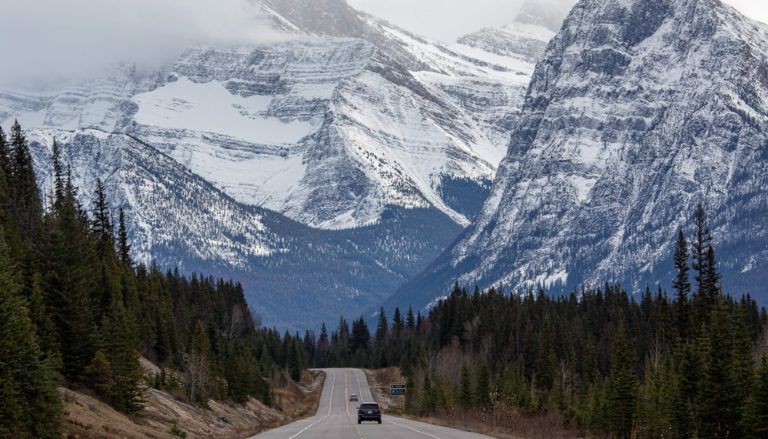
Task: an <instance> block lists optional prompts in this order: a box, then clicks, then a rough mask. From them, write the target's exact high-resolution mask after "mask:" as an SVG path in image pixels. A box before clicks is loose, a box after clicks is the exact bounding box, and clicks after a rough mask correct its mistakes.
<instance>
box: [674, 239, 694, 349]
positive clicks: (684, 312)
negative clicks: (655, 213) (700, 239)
mask: <svg viewBox="0 0 768 439" xmlns="http://www.w3.org/2000/svg"><path fill="white" fill-rule="evenodd" d="M689 257H690V256H689V254H688V243H687V242H686V241H685V236H684V235H683V231H682V229H681V230H680V231H679V232H678V235H677V241H676V242H675V257H674V261H675V269H676V270H677V276H676V277H675V281H674V282H673V283H672V288H674V289H675V291H676V292H677V293H676V294H675V326H677V330H678V335H679V336H680V339H682V340H686V339H687V338H688V325H689V324H688V294H689V293H690V292H691V282H690V281H689V279H688V259H689Z"/></svg>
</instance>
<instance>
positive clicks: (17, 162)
mask: <svg viewBox="0 0 768 439" xmlns="http://www.w3.org/2000/svg"><path fill="white" fill-rule="evenodd" d="M10 143H11V164H10V165H11V166H10V167H11V173H10V175H9V176H8V183H9V186H10V188H11V194H12V200H13V211H14V216H15V219H16V224H17V226H18V227H19V229H20V231H21V236H22V238H23V239H24V240H25V241H27V242H31V241H33V240H34V238H35V236H36V234H37V232H38V231H39V227H40V221H41V219H42V212H43V207H42V203H41V201H40V191H39V189H38V187H37V179H36V177H35V170H34V167H33V165H32V155H31V154H30V152H29V145H28V144H27V139H26V137H25V136H24V133H23V132H22V130H21V126H20V125H19V122H18V121H15V122H14V123H13V126H12V127H11V142H10Z"/></svg>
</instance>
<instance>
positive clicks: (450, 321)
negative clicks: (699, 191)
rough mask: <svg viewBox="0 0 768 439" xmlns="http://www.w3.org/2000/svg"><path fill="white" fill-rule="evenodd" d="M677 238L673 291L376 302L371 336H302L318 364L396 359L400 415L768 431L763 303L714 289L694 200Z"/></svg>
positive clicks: (752, 434)
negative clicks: (416, 308)
mask: <svg viewBox="0 0 768 439" xmlns="http://www.w3.org/2000/svg"><path fill="white" fill-rule="evenodd" d="M693 219H694V224H695V236H693V238H692V239H691V242H690V243H689V242H688V240H687V239H686V237H685V236H684V234H683V232H682V231H680V232H679V233H678V235H677V236H676V237H674V238H675V239H674V248H675V253H674V259H673V260H672V261H670V264H674V267H675V272H676V273H677V275H676V277H675V279H674V280H673V290H674V291H673V294H672V295H669V294H668V293H667V292H666V291H663V290H662V289H661V288H658V289H655V290H651V289H650V288H648V287H646V289H645V291H644V292H643V293H642V294H641V295H639V296H640V297H638V299H639V301H638V300H636V299H635V296H634V295H631V294H629V293H628V292H627V291H626V290H625V289H624V288H622V287H621V285H615V284H605V285H603V286H600V287H598V288H593V287H584V288H582V289H581V290H580V291H574V292H572V293H571V294H569V295H563V296H560V297H552V296H550V295H548V294H546V292H545V291H544V290H542V289H540V290H538V291H537V292H534V291H526V292H522V293H521V294H505V293H504V292H503V291H502V290H501V289H500V288H499V289H497V288H490V289H488V290H487V291H482V292H481V291H479V290H478V289H477V288H475V289H474V291H472V292H469V291H467V290H466V289H465V288H462V287H461V286H460V285H459V284H458V283H457V284H455V285H454V287H453V289H452V291H451V292H450V295H449V296H448V297H447V298H446V299H445V300H442V301H440V302H439V303H438V304H437V306H435V307H434V308H432V309H431V310H430V311H429V314H428V315H421V314H416V315H415V316H414V313H413V310H412V309H409V310H408V311H407V312H406V313H405V315H404V314H403V313H402V312H401V310H400V309H395V310H394V314H393V316H392V321H391V323H390V322H389V320H388V318H387V316H386V313H385V310H384V309H383V308H382V309H381V310H380V311H379V314H378V323H377V324H376V328H375V330H374V332H373V333H371V331H370V330H369V328H368V324H367V323H366V321H365V319H364V318H362V317H361V318H359V319H357V320H354V321H353V322H352V326H351V328H350V326H349V324H348V323H347V321H346V320H345V319H344V318H343V317H342V318H340V320H339V322H338V326H337V328H336V329H335V330H334V331H332V332H331V333H330V334H329V333H328V330H327V327H326V326H325V325H324V326H323V328H322V330H321V332H320V335H319V336H315V334H313V333H311V332H307V333H306V334H305V336H304V348H305V355H306V358H307V359H308V362H309V363H310V364H311V365H314V366H328V365H331V366H333V365H338V366H347V365H353V366H359V367H369V368H381V367H388V366H399V367H400V368H401V369H402V372H403V374H404V375H405V376H406V377H407V389H408V390H407V393H406V399H405V404H404V408H405V411H406V412H408V413H410V414H413V415H417V416H437V417H440V416H442V417H445V418H451V417H455V416H456V415H457V414H460V413H467V412H472V413H475V414H476V415H477V416H479V417H483V416H488V417H493V416H494V415H495V414H500V416H502V417H503V416H504V414H505V413H510V412H514V413H521V414H523V415H526V416H537V415H544V414H556V415H557V416H559V417H560V418H561V419H562V423H563V424H564V426H565V427H567V428H573V429H575V430H577V431H582V432H585V433H589V434H594V435H597V436H610V437H618V438H629V437H648V438H662V437H665V438H726V437H731V438H765V437H768V358H767V357H766V356H765V354H766V348H767V347H768V338H767V337H766V333H765V327H766V324H767V323H768V317H767V316H766V310H765V308H763V309H759V308H758V305H757V303H756V301H755V300H753V299H752V298H751V297H750V296H748V295H747V296H744V297H740V298H738V299H737V298H734V297H732V296H730V295H727V294H724V292H723V291H721V286H720V274H719V271H718V269H717V261H716V259H715V250H714V247H713V245H712V241H713V238H712V236H711V233H710V231H709V228H708V226H707V218H706V213H705V211H704V209H703V208H702V207H701V206H698V208H697V209H696V211H695V212H694V213H693Z"/></svg>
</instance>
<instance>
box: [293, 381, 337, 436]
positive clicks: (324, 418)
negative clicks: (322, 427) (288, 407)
mask: <svg viewBox="0 0 768 439" xmlns="http://www.w3.org/2000/svg"><path fill="white" fill-rule="evenodd" d="M331 381H332V382H331V398H330V400H329V401H328V414H327V415H325V416H323V417H322V418H320V419H318V420H317V421H315V422H313V423H311V424H309V425H307V426H306V427H304V429H303V430H301V431H300V432H298V433H296V434H294V435H293V436H291V437H289V438H288V439H295V438H296V437H298V436H299V435H300V434H301V433H304V432H305V431H307V430H309V429H310V428H312V427H314V426H315V424H317V423H318V422H320V421H324V420H326V419H328V416H331V409H332V408H333V389H334V387H336V386H335V384H336V373H335V372H334V373H333V379H332V380H331Z"/></svg>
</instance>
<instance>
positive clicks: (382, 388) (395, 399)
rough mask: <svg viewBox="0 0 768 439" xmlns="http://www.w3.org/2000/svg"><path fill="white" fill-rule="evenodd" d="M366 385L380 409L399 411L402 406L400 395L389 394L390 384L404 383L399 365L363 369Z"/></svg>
mask: <svg viewBox="0 0 768 439" xmlns="http://www.w3.org/2000/svg"><path fill="white" fill-rule="evenodd" d="M363 371H364V372H365V376H366V378H368V386H369V387H370V388H371V393H373V399H375V400H376V401H377V402H378V403H379V405H380V406H381V408H382V410H384V411H388V412H396V411H399V410H400V409H401V408H402V407H403V398H404V397H402V396H391V395H390V394H389V385H390V384H398V383H399V384H405V377H404V376H403V374H402V373H400V368H399V367H387V368H385V369H376V370H368V369H363Z"/></svg>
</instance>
